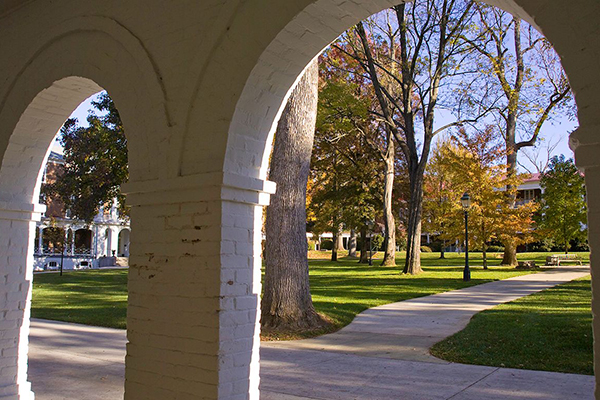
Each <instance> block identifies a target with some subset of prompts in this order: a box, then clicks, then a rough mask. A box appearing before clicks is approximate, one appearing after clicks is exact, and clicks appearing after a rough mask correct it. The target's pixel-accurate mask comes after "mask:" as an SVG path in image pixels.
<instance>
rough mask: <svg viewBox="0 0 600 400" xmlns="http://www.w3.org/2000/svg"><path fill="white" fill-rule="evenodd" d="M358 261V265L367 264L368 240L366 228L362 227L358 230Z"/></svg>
mask: <svg viewBox="0 0 600 400" xmlns="http://www.w3.org/2000/svg"><path fill="white" fill-rule="evenodd" d="M360 241H361V245H360V260H358V262H359V263H360V264H368V263H369V238H367V227H366V226H363V227H362V228H360Z"/></svg>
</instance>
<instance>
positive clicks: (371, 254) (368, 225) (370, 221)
mask: <svg viewBox="0 0 600 400" xmlns="http://www.w3.org/2000/svg"><path fill="white" fill-rule="evenodd" d="M365 223H366V225H367V228H368V229H369V265H373V243H372V242H371V239H372V237H373V225H375V222H374V221H373V220H370V219H369V220H367V221H366V222H365Z"/></svg>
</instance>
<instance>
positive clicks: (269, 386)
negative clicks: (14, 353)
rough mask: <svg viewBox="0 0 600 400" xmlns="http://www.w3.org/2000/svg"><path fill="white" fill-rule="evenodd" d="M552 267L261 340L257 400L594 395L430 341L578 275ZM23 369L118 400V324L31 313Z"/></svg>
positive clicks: (52, 383) (63, 387) (40, 383)
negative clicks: (450, 357) (446, 354)
mask: <svg viewBox="0 0 600 400" xmlns="http://www.w3.org/2000/svg"><path fill="white" fill-rule="evenodd" d="M588 273H589V267H583V268H582V267H579V268H564V267H562V268H558V269H554V270H551V271H546V272H541V273H537V274H531V275H524V276H519V277H514V278H510V279H506V280H503V281H497V282H490V283H486V284H483V285H478V286H473V287H470V288H465V289H461V290H455V291H451V292H446V293H440V294H436V295H432V296H427V297H421V298H416V299H412V300H407V301H403V302H398V303H392V304H387V305H384V306H380V307H376V308H372V309H369V310H366V311H365V312H363V313H361V314H359V315H358V316H357V317H356V318H355V320H354V321H353V322H352V323H351V324H350V325H348V326H347V327H345V328H344V329H342V330H341V331H339V332H337V333H334V334H330V335H325V336H321V337H318V338H314V339H307V340H298V341H291V342H263V343H262V346H261V390H262V392H261V400H275V399H279V400H306V399H365V400H367V399H369V400H377V399H382V400H383V399H385V400H388V399H415V400H416V399H419V400H423V399H444V400H446V399H453V400H468V399H478V400H479V399H489V400H494V399H498V400H500V399H502V400H504V399H557V400H558V399H560V400H568V399H578V400H579V399H592V398H593V389H594V378H593V377H592V376H586V375H575V374H561V373H554V372H541V371H527V370H516V369H510V368H496V367H483V366H474V365H463V364H453V363H448V362H445V361H442V360H439V359H437V358H434V357H432V356H430V355H429V353H428V348H429V347H430V346H431V345H433V344H434V343H436V342H438V341H439V340H442V339H443V338H445V337H447V336H449V335H451V334H453V333H455V332H457V331H459V330H461V329H462V328H463V327H464V326H465V325H466V324H467V323H468V322H469V320H470V318H471V317H472V316H473V315H474V314H475V313H477V312H479V311H482V310H484V309H487V308H491V307H494V306H495V305H497V304H501V303H505V302H508V301H512V300H514V299H517V298H519V297H522V296H526V295H528V294H531V293H535V292H538V291H540V290H543V289H546V288H548V287H552V286H555V285H558V284H560V283H564V282H567V281H570V280H572V279H576V278H578V277H582V276H585V275H586V274H588ZM30 342H31V347H30V349H31V350H30V368H29V372H30V377H31V381H32V385H33V390H34V391H35V392H36V399H38V400H44V399H82V398H85V399H90V400H92V399H113V398H114V399H117V398H122V393H123V388H122V386H123V371H124V366H123V359H124V353H125V332H124V331H121V330H114V329H106V328H97V327H87V326H82V325H75V324H67V323H60V322H53V321H40V320H34V321H32V331H31V337H30Z"/></svg>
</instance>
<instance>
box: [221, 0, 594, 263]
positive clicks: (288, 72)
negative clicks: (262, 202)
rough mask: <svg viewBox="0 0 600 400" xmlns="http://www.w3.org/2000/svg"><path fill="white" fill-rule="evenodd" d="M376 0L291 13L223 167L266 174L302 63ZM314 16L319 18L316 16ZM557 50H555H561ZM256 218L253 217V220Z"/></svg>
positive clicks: (253, 79) (247, 99)
mask: <svg viewBox="0 0 600 400" xmlns="http://www.w3.org/2000/svg"><path fill="white" fill-rule="evenodd" d="M375 3H376V2H363V3H361V5H360V7H357V9H353V10H352V11H348V10H344V11H343V12H341V11H340V10H339V9H336V8H335V7H333V6H332V4H330V2H328V1H320V2H316V3H315V4H313V5H311V6H309V7H308V8H307V9H306V10H305V12H303V13H301V14H299V15H296V17H295V19H294V22H293V23H292V24H290V25H288V27H286V28H285V29H284V30H283V31H282V32H281V33H280V35H279V36H278V37H277V38H276V39H275V40H274V41H273V43H272V45H271V46H269V47H268V48H267V49H266V50H265V52H264V53H263V55H262V56H261V58H260V59H259V62H258V63H257V64H256V66H255V68H254V70H253V73H252V74H251V76H250V78H249V79H248V82H247V84H246V86H245V88H244V91H243V92H242V95H241V98H240V101H239V102H238V104H237V108H236V112H235V114H234V118H233V121H232V123H231V125H230V129H229V142H228V148H227V154H226V160H225V170H226V171H228V172H232V173H237V174H240V175H245V176H250V177H253V178H259V179H265V178H266V177H267V171H268V162H269V154H270V144H271V143H272V138H273V136H272V135H273V134H274V131H275V127H276V121H277V119H278V116H279V115H280V113H281V111H282V109H283V107H284V106H285V102H286V99H287V96H289V92H290V88H291V87H293V86H294V83H295V80H296V79H297V77H299V76H300V74H301V72H302V70H303V69H304V67H305V65H306V64H307V63H308V62H309V61H310V60H311V59H312V58H313V57H314V56H315V55H316V54H318V53H319V52H320V51H321V50H322V48H323V47H325V46H326V45H327V44H328V43H329V41H331V40H333V39H334V38H335V36H337V35H338V34H340V33H341V32H342V31H344V30H345V29H346V28H347V27H348V26H349V25H351V24H354V23H356V22H357V21H358V20H361V19H364V18H366V17H367V16H369V15H370V14H372V13H373V12H376V11H378V10H380V9H383V8H384V7H387V6H389V5H390V4H384V3H383V2H381V4H375ZM488 3H490V4H492V5H499V6H501V7H502V8H504V9H506V10H508V11H511V12H512V13H513V14H514V15H517V16H519V17H521V18H523V19H525V20H527V21H528V22H530V23H531V24H532V25H533V26H536V27H537V25H536V24H535V23H534V21H533V19H532V18H531V16H529V15H527V13H526V12H525V11H524V10H523V9H521V8H520V7H519V6H517V5H516V3H513V2H502V4H498V3H499V2H493V1H492V2H488ZM363 7H364V8H363ZM314 15H318V16H319V18H318V20H316V19H315V18H314V17H313V16H314ZM323 21H326V22H323ZM300 32H301V34H300ZM315 32H318V33H315ZM550 40H552V38H550ZM558 51H559V53H560V48H558ZM265 110H267V111H266V112H265ZM582 123H583V122H582ZM263 143H265V144H266V145H265V147H262V148H261V150H263V152H262V154H260V153H259V152H258V151H257V152H254V153H253V154H252V155H248V153H247V152H248V148H253V146H254V145H256V146H257V147H259V146H260V145H261V144H263ZM242 152H243V153H244V154H242ZM259 160H260V161H259ZM255 217H256V215H255ZM256 220H257V218H255V222H256ZM254 229H255V231H260V226H259V225H258V224H255V226H254ZM254 244H255V253H254V254H255V263H254V265H255V268H257V265H259V264H258V263H257V262H256V258H257V257H258V254H259V253H258V251H257V250H256V249H257V246H256V241H255V243H254Z"/></svg>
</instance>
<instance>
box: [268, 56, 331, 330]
mask: <svg viewBox="0 0 600 400" xmlns="http://www.w3.org/2000/svg"><path fill="white" fill-rule="evenodd" d="M317 83H318V67H317V62H316V60H315V61H313V62H312V64H310V66H309V67H307V69H306V72H305V74H304V76H303V77H302V78H301V79H300V81H299V82H298V84H297V86H296V88H295V89H294V90H293V92H292V94H291V96H290V98H289V100H288V103H287V105H286V106H285V109H284V111H283V113H282V115H281V118H280V120H279V122H278V124H277V132H276V134H275V144H274V148H273V154H272V157H271V169H270V174H269V179H270V180H272V181H274V182H276V183H277V192H276V194H275V195H274V196H272V197H271V204H270V206H269V207H268V208H267V216H266V224H265V232H266V246H265V261H266V262H265V281H264V287H263V298H262V303H261V308H262V319H261V324H262V327H263V330H277V331H290V330H291V331H294V330H305V329H313V328H318V327H321V326H323V325H324V324H325V321H324V320H323V319H322V318H321V317H320V316H319V314H317V312H316V311H315V309H314V306H313V304H312V298H311V295H310V285H309V280H308V258H307V251H306V249H307V247H308V246H307V240H306V183H307V180H308V173H309V168H310V157H311V152H312V146H313V138H314V131H315V122H316V114H317V93H318V88H317Z"/></svg>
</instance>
